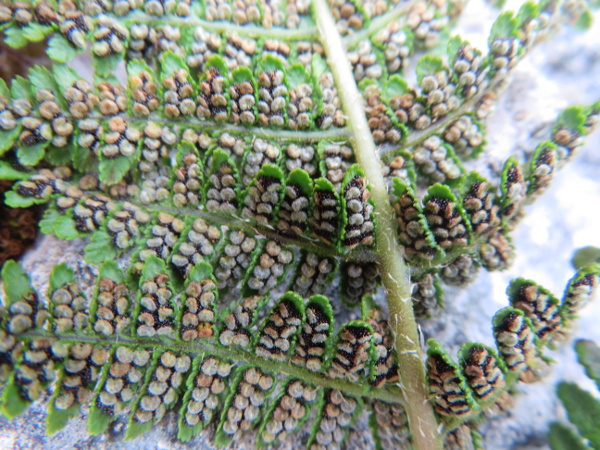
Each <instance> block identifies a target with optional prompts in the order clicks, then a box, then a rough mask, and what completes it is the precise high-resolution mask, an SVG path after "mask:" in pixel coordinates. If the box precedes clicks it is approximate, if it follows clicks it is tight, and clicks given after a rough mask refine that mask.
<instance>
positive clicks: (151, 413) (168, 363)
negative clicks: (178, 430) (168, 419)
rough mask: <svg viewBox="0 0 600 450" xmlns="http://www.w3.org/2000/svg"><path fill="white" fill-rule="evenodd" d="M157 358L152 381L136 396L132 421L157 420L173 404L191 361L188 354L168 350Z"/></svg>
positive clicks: (140, 422)
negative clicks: (143, 391)
mask: <svg viewBox="0 0 600 450" xmlns="http://www.w3.org/2000/svg"><path fill="white" fill-rule="evenodd" d="M157 360H158V361H157V364H156V365H155V367H154V371H153V374H152V377H151V380H152V381H150V383H148V384H147V385H146V386H145V393H144V394H142V395H141V396H139V397H138V399H137V401H136V403H137V405H135V408H136V411H135V413H134V414H132V421H135V422H137V423H139V424H145V423H152V422H156V421H159V420H160V419H161V418H162V417H163V416H164V414H165V413H166V412H167V409H169V408H171V407H173V406H174V405H175V403H176V402H177V399H178V397H179V391H180V388H181V387H182V386H183V385H184V381H185V379H186V375H187V372H188V371H189V369H190V367H191V362H192V361H191V358H190V357H189V356H188V355H185V354H183V355H178V354H176V353H174V352H172V351H170V350H167V351H165V352H164V353H162V354H160V356H158V358H157Z"/></svg>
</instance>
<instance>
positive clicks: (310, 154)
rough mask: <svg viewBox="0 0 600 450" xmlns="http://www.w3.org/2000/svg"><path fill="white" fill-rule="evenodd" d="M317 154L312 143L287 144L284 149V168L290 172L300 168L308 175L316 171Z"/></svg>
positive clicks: (315, 173) (314, 174) (314, 173)
mask: <svg viewBox="0 0 600 450" xmlns="http://www.w3.org/2000/svg"><path fill="white" fill-rule="evenodd" d="M316 156H317V154H316V151H315V147H314V146H313V145H308V144H307V145H298V144H289V145H288V146H287V147H286V149H285V168H286V169H287V170H288V171H289V172H292V171H293V170H294V169H302V170H303V171H305V172H306V173H307V174H308V175H309V176H310V177H314V176H316V175H317V173H318V160H317V158H316Z"/></svg>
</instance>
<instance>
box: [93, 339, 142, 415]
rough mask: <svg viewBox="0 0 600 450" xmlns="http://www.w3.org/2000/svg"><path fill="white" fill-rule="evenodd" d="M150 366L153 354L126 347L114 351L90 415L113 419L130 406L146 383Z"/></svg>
mask: <svg viewBox="0 0 600 450" xmlns="http://www.w3.org/2000/svg"><path fill="white" fill-rule="evenodd" d="M151 363H152V354H151V352H150V351H149V350H146V349H141V348H140V349H136V348H132V347H127V346H124V345H122V346H119V347H117V348H116V349H114V351H113V353H112V361H110V363H109V365H108V366H107V369H108V370H107V371H106V372H105V373H104V374H103V376H104V377H105V378H104V380H103V381H101V385H100V389H99V390H98V393H97V396H96V398H95V402H94V403H93V404H92V411H91V413H90V414H91V415H92V416H95V415H97V414H102V415H104V416H108V417H109V418H112V419H113V420H114V418H116V416H117V415H118V414H119V413H121V412H122V411H124V410H125V408H126V407H127V405H129V404H131V402H132V400H133V399H134V397H135V395H136V394H137V392H138V390H139V389H140V388H141V386H142V384H143V383H144V378H145V373H146V371H147V370H148V368H149V366H150V364H151Z"/></svg>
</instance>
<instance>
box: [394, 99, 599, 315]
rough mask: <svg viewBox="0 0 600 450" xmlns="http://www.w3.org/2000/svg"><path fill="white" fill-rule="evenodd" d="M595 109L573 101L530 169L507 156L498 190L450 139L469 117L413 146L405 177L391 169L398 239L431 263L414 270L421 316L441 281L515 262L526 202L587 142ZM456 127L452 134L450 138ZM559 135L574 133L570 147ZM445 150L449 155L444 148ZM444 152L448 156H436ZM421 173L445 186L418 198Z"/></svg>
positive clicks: (459, 280)
mask: <svg viewBox="0 0 600 450" xmlns="http://www.w3.org/2000/svg"><path fill="white" fill-rule="evenodd" d="M593 112H594V107H593V106H592V107H591V108H589V109H587V110H585V109H582V108H577V107H572V108H568V109H567V110H565V111H563V112H562V113H561V114H560V115H559V117H558V120H557V122H556V124H555V125H554V127H553V129H552V134H551V136H552V137H551V140H548V141H544V142H542V143H540V144H539V146H538V147H537V149H536V150H535V151H534V152H533V154H532V155H531V156H530V157H529V161H527V162H526V165H524V166H525V167H526V168H523V165H522V164H519V162H517V160H516V159H515V158H512V157H511V158H509V159H508V160H507V161H506V162H505V164H504V168H503V170H502V173H501V177H500V178H501V182H500V186H499V189H498V190H496V189H493V188H492V187H491V184H490V182H488V181H487V180H485V179H484V178H483V177H481V176H480V175H478V174H477V173H475V172H471V173H464V170H463V168H462V166H461V165H460V163H459V162H458V159H457V158H456V155H454V153H453V152H452V148H451V147H450V145H449V144H450V142H449V141H453V140H455V138H456V136H458V135H459V134H460V130H457V129H456V128H457V127H463V126H464V125H465V124H467V123H470V124H474V122H472V119H471V117H470V116H462V117H461V118H460V119H459V120H458V121H457V122H456V123H454V124H453V125H451V127H450V128H449V129H447V130H446V132H445V133H444V134H442V135H441V136H443V137H444V140H446V143H444V140H442V137H441V136H440V137H438V136H431V137H428V138H427V139H425V140H424V141H423V142H422V143H421V144H420V145H419V146H417V147H415V149H414V150H413V155H412V160H410V164H409V165H407V164H406V162H405V160H404V158H403V157H402V156H401V157H400V159H401V160H400V162H399V163H398V164H400V163H402V165H401V167H407V170H408V176H405V177H404V178H405V179H404V180H402V179H401V176H402V173H399V175H400V177H392V178H390V177H389V175H388V182H389V184H391V185H392V186H391V187H392V190H393V195H394V198H395V201H394V203H393V204H394V207H395V209H396V214H397V219H398V223H399V225H400V227H399V241H400V243H401V244H402V245H403V246H404V250H405V257H406V258H407V259H408V260H409V261H414V260H421V261H428V264H429V265H430V266H432V267H431V268H430V269H428V270H427V271H424V270H422V269H415V272H414V280H416V281H415V283H414V284H415V287H414V293H413V296H415V298H416V299H417V301H416V303H417V304H419V305H420V306H418V308H417V311H418V315H423V314H424V315H430V314H432V313H433V312H434V310H435V305H437V304H439V301H438V299H440V298H441V291H440V290H441V287H440V281H442V280H443V281H444V282H445V283H447V284H450V285H460V286H462V285H466V284H468V283H470V282H471V281H472V280H473V279H474V278H475V276H476V274H477V271H478V270H479V268H480V267H484V268H486V269H487V270H499V269H502V268H504V267H506V266H507V265H508V264H509V263H510V261H511V259H512V254H513V251H512V248H511V244H510V239H509V237H508V233H509V232H510V231H511V230H513V229H514V228H515V226H516V225H517V223H518V221H519V220H520V219H521V218H522V216H523V214H524V212H523V208H524V206H525V205H526V204H528V203H529V202H531V201H532V200H534V199H535V198H536V197H537V196H538V195H539V194H540V193H541V192H543V190H545V189H546V188H547V186H548V185H549V183H550V181H551V180H552V178H553V177H554V175H555V172H556V171H557V170H558V168H560V167H561V163H564V161H565V160H566V159H567V158H568V155H569V154H570V152H572V151H574V150H576V148H577V146H579V145H581V143H582V136H584V135H585V133H586V128H585V123H586V122H587V121H588V120H589V119H588V118H589V117H590V116H592V117H593ZM461 122H462V124H461ZM450 133H451V134H454V137H452V138H451V139H448V138H449V136H448V134H450ZM560 136H568V137H565V139H564V140H563V141H562V143H563V144H565V145H570V147H563V149H562V150H561V149H560V142H559V140H560V139H561V138H560ZM460 139H463V138H460ZM460 139H459V140H460ZM477 140H478V139H477ZM456 142H457V141H456ZM467 146H468V145H467ZM441 149H444V150H446V149H447V150H448V152H449V153H445V154H444V152H441V151H440V150H441ZM438 153H439V154H444V156H445V158H446V159H440V158H438V157H436V156H435V155H436V154H438ZM449 155H450V156H451V158H450V159H448V156H449ZM408 157H409V158H410V156H408ZM437 159H440V161H439V162H437V161H436V160H437ZM393 163H394V164H395V161H394V162H393ZM412 167H415V169H416V174H417V176H418V177H417V179H416V183H415V179H414V176H412V175H411V174H410V169H411V168H412ZM449 167H450V168H452V167H453V168H455V169H456V174H452V175H451V176H449V174H451V173H452V172H450V171H448V172H447V173H446V174H444V173H443V171H444V170H448V168H449ZM391 169H392V167H391V166H390V167H388V168H386V170H384V173H388V172H387V171H390V172H391ZM423 175H426V176H427V177H428V179H429V180H431V178H432V177H433V176H434V175H436V176H437V175H439V177H440V179H439V181H442V182H444V183H446V185H441V184H435V185H433V186H429V188H428V190H427V194H426V195H425V197H424V198H422V199H419V198H418V196H417V194H416V191H417V186H419V187H421V185H423V183H421V181H422V180H421V178H422V176H423ZM431 181H434V180H431ZM425 272H427V273H425ZM549 314H550V313H549ZM552 314H554V313H552ZM548 320H550V317H549V318H548Z"/></svg>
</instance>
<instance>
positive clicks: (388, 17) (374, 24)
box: [344, 1, 416, 49]
mask: <svg viewBox="0 0 600 450" xmlns="http://www.w3.org/2000/svg"><path fill="white" fill-rule="evenodd" d="M415 3H416V1H410V2H407V3H402V4H400V6H396V7H395V8H394V9H392V10H391V11H389V12H387V13H385V14H382V15H381V16H378V17H376V18H375V19H373V20H372V21H371V23H370V24H369V26H368V27H367V28H363V29H362V30H359V31H357V32H356V33H353V34H351V35H349V36H347V37H346V38H345V39H344V46H345V47H346V48H347V49H350V48H352V47H354V46H355V45H356V44H358V43H359V42H360V41H363V40H365V39H368V38H369V37H371V36H372V35H373V34H375V33H377V32H378V31H381V30H383V29H384V28H385V27H386V26H388V25H389V24H390V23H391V22H393V21H394V20H396V19H399V18H400V17H402V16H404V15H406V14H408V12H409V11H410V9H411V8H412V7H413V5H414V4H415Z"/></svg>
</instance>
